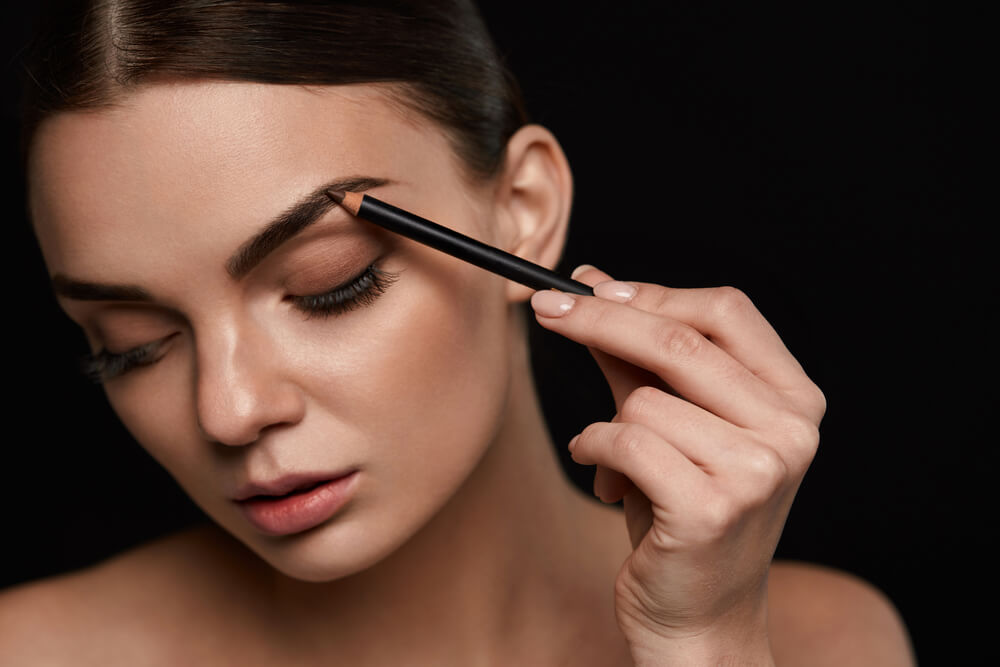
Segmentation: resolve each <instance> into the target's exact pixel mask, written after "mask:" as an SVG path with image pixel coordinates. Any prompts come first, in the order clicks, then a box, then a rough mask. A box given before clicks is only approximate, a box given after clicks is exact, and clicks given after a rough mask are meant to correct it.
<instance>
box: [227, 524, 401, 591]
mask: <svg viewBox="0 0 1000 667" xmlns="http://www.w3.org/2000/svg"><path fill="white" fill-rule="evenodd" d="M418 530H419V526H416V527H414V528H412V529H411V530H407V527H405V526H390V525H387V524H386V523H384V522H379V525H378V526H377V527H372V525H370V522H368V524H367V525H366V522H365V521H363V520H362V519H361V518H360V517H335V518H334V519H333V520H331V521H328V522H326V523H324V524H321V525H319V526H316V527H315V528H311V529H309V530H306V531H303V532H301V533H296V534H293V535H285V536H281V537H269V536H267V535H262V534H260V533H257V532H255V531H253V529H252V528H251V529H248V530H246V531H241V532H242V534H235V533H234V535H235V537H236V538H237V539H239V540H240V541H241V542H243V543H244V544H245V545H246V546H247V547H248V548H249V549H250V550H252V551H253V552H254V553H256V554H257V556H258V557H260V558H261V559H262V560H264V561H265V562H267V563H268V564H269V565H270V566H271V567H272V568H274V569H275V570H277V571H278V572H280V573H281V574H283V575H285V576H286V577H289V578H291V579H296V580H299V581H304V582H311V583H322V582H330V581H335V580H337V579H343V578H345V577H350V576H353V575H356V574H358V573H360V572H364V571H365V570H367V569H369V568H371V567H373V566H375V565H376V564H377V563H379V562H380V561H382V560H384V559H385V558H387V557H388V556H390V555H392V554H393V553H394V552H396V551H397V550H398V549H399V547H400V546H402V545H403V544H404V543H405V542H406V541H407V540H408V539H409V538H410V537H411V536H412V535H413V533H415V532H417V531H418Z"/></svg>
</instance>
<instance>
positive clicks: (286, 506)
mask: <svg viewBox="0 0 1000 667" xmlns="http://www.w3.org/2000/svg"><path fill="white" fill-rule="evenodd" d="M357 477H358V472H357V471H356V470H355V471H354V472H352V473H349V474H347V475H344V476H343V477H338V478H337V479H332V480H330V481H329V482H327V483H325V484H321V485H320V486H317V487H316V488H315V489H310V490H309V491H306V492H305V493H295V494H292V495H290V496H282V497H280V498H274V499H268V498H254V499H252V500H244V501H241V502H239V503H238V504H239V507H240V509H241V510H242V511H243V515H244V516H245V517H246V518H247V520H248V521H249V522H250V523H252V524H253V525H254V527H255V528H256V529H257V530H259V531H260V532H262V533H266V534H267V535H291V534H293V533H300V532H302V531H303V530H309V529H310V528H314V527H316V526H318V525H319V524H321V523H323V522H324V521H326V520H327V519H329V518H330V517H332V516H333V515H334V514H336V512H337V511H338V510H339V509H340V508H341V507H343V506H344V505H345V504H346V503H347V501H348V500H350V499H351V493H352V492H353V490H354V481H355V480H356V479H357Z"/></svg>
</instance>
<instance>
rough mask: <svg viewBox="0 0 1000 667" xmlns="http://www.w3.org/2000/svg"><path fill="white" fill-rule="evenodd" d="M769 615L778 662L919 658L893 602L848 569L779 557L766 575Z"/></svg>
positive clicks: (910, 661)
mask: <svg viewBox="0 0 1000 667" xmlns="http://www.w3.org/2000/svg"><path fill="white" fill-rule="evenodd" d="M768 619H769V626H770V635H771V646H772V650H773V652H774V657H775V662H776V663H777V664H778V665H783V664H787V665H816V666H823V665H879V666H886V667H891V666H894V665H900V666H909V665H914V664H916V661H915V657H914V655H913V649H912V646H911V644H910V639H909V635H908V634H907V632H906V627H905V625H904V624H903V620H902V618H901V617H900V615H899V612H898V611H897V610H896V608H895V607H894V606H893V604H892V603H891V602H890V601H889V599H888V598H887V597H886V596H885V595H884V594H883V593H882V592H881V591H879V590H878V589H877V588H875V587H874V586H872V585H871V584H869V583H867V582H865V581H864V580H862V579H860V578H858V577H855V576H853V575H850V574H847V573H845V572H840V571H838V570H833V569H830V568H825V567H820V566H817V565H810V564H805V563H796V562H776V563H775V564H774V565H773V566H772V567H771V574H770V577H769V580H768Z"/></svg>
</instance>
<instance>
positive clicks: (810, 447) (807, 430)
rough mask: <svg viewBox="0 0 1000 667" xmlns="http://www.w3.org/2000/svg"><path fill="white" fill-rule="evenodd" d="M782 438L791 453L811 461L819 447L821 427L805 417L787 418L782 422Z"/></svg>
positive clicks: (790, 416)
mask: <svg viewBox="0 0 1000 667" xmlns="http://www.w3.org/2000/svg"><path fill="white" fill-rule="evenodd" d="M782 436H783V439H784V441H785V443H786V446H787V447H788V448H789V449H790V450H791V451H793V452H795V453H797V454H798V455H800V456H802V457H803V458H804V459H806V460H809V461H811V460H812V457H813V456H814V455H815V453H816V449H817V448H818V447H819V427H818V426H816V424H815V422H813V421H812V420H811V419H807V418H806V417H805V416H804V415H800V414H797V413H795V414H791V415H789V416H787V417H786V418H785V419H784V420H783V421H782Z"/></svg>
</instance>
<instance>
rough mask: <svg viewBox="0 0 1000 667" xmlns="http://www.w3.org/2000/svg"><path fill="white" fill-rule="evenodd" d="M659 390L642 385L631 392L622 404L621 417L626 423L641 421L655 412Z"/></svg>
mask: <svg viewBox="0 0 1000 667" xmlns="http://www.w3.org/2000/svg"><path fill="white" fill-rule="evenodd" d="M659 393H660V390H659V389H656V388H655V387H650V386H648V385H644V386H642V387H639V388H637V389H635V390H634V391H632V393H630V394H629V395H628V396H627V397H625V401H624V402H623V403H622V407H621V411H620V413H621V416H622V419H624V420H626V421H641V420H642V419H644V418H645V417H647V416H648V415H649V414H650V413H651V412H653V411H654V410H656V405H657V403H658V399H659Z"/></svg>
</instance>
